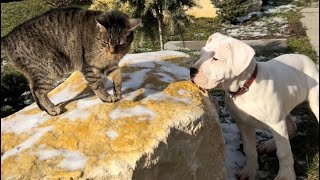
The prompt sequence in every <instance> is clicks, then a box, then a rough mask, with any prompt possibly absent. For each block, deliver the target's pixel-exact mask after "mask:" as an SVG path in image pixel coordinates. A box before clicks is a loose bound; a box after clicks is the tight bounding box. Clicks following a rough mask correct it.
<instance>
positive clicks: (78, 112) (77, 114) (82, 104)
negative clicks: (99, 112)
mask: <svg viewBox="0 0 320 180" xmlns="http://www.w3.org/2000/svg"><path fill="white" fill-rule="evenodd" d="M102 103H103V102H102V101H101V100H100V99H99V98H98V97H92V98H84V99H80V100H78V102H77V107H76V108H75V109H74V110H71V111H70V110H69V111H67V112H66V113H65V114H62V116H61V118H68V119H69V120H71V121H74V120H76V119H83V120H85V119H87V118H88V117H89V115H90V112H89V109H90V108H92V107H94V106H95V105H98V104H102Z"/></svg>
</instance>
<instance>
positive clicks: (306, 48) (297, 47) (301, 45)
mask: <svg viewBox="0 0 320 180" xmlns="http://www.w3.org/2000/svg"><path fill="white" fill-rule="evenodd" d="M287 43H288V48H289V49H290V51H291V52H295V53H299V54H304V55H306V56H308V57H310V58H311V59H312V60H313V61H314V62H317V59H318V56H317V53H316V51H315V50H313V47H312V45H311V43H310V40H309V38H308V37H307V36H303V37H291V38H288V39H287Z"/></svg>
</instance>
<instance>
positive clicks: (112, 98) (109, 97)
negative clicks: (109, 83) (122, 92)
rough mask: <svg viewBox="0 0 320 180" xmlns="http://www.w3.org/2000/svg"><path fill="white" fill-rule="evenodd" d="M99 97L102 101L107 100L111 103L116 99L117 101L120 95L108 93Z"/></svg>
mask: <svg viewBox="0 0 320 180" xmlns="http://www.w3.org/2000/svg"><path fill="white" fill-rule="evenodd" d="M100 99H101V100H102V101H103V102H108V103H111V102H116V101H119V100H120V99H121V97H120V96H113V95H109V96H107V97H103V98H101V97H100Z"/></svg>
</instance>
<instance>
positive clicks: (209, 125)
mask: <svg viewBox="0 0 320 180" xmlns="http://www.w3.org/2000/svg"><path fill="white" fill-rule="evenodd" d="M191 64H192V62H191V60H190V58H189V56H188V55H186V54H184V53H181V52H176V51H162V52H150V53H140V54H128V55H126V56H125V57H124V58H123V59H122V60H121V62H120V66H121V70H122V72H123V74H122V77H123V87H122V92H123V98H122V99H121V101H119V102H115V103H103V102H102V101H101V100H100V99H99V98H98V97H96V96H95V95H94V94H93V92H92V91H91V89H90V88H89V87H88V85H87V83H86V81H85V80H84V78H83V76H82V74H81V73H80V72H75V73H73V74H72V75H71V76H70V77H69V78H68V79H67V80H66V81H65V82H63V83H62V84H60V85H59V86H58V87H57V88H55V89H54V90H53V91H52V92H50V94H49V97H50V99H51V100H52V102H54V103H55V104H59V105H60V106H62V107H63V108H64V109H65V112H64V113H63V114H61V115H58V116H55V117H52V116H49V115H47V114H46V113H45V112H43V111H41V110H40V109H39V108H38V107H37V105H36V104H32V105H30V106H28V107H26V108H24V109H22V110H21V111H19V112H16V113H15V114H13V115H10V116H8V117H6V118H3V119H1V141H2V143H1V166H2V168H1V175H2V178H1V179H58V178H60V179H110V180H113V179H114V180H115V179H117V180H119V179H120V180H127V179H137V180H141V179H142V180H143V179H146V180H147V179H153V180H157V179H164V180H168V179H185V180H187V179H192V180H195V179H198V180H205V179H225V177H226V170H225V144H224V139H223V134H222V131H221V128H220V125H219V118H218V114H217V110H216V107H215V105H214V103H212V102H211V101H210V98H209V97H208V95H207V93H205V92H202V91H201V90H199V89H198V88H197V87H196V86H195V85H194V84H192V83H191V82H190V81H189V80H188V79H189V70H188V68H186V67H190V65H191ZM105 87H106V89H107V90H108V91H109V93H111V94H112V86H111V83H110V82H109V80H108V79H107V78H106V79H105Z"/></svg>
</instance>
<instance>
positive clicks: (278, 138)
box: [270, 118, 296, 180]
mask: <svg viewBox="0 0 320 180" xmlns="http://www.w3.org/2000/svg"><path fill="white" fill-rule="evenodd" d="M270 127H271V129H270V131H271V132H272V135H273V137H274V140H275V142H276V146H277V156H278V160H279V171H278V175H277V176H276V178H275V180H295V179H296V175H295V172H294V167H293V163H294V160H293V156H292V152H291V146H290V142H289V136H288V131H287V126H286V120H285V118H283V120H281V121H279V122H277V123H275V124H271V125H270Z"/></svg>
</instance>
